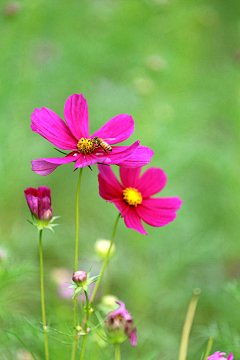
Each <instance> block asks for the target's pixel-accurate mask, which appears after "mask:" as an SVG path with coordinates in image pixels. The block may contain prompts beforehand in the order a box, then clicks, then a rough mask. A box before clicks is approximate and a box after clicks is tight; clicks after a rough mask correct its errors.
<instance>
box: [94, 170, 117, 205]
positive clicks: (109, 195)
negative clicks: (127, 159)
mask: <svg viewBox="0 0 240 360" xmlns="http://www.w3.org/2000/svg"><path fill="white" fill-rule="evenodd" d="M99 168H100V173H99V174H98V182H99V194H100V196H101V197H102V198H103V199H105V200H108V201H112V200H113V199H122V187H121V185H120V184H119V182H118V180H117V178H116V177H115V175H114V173H113V171H112V169H111V168H110V167H109V166H105V165H99ZM103 168H106V169H103ZM107 176H108V178H107ZM111 180H112V181H111Z"/></svg>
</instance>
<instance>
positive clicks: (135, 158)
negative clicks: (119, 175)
mask: <svg viewBox="0 0 240 360" xmlns="http://www.w3.org/2000/svg"><path fill="white" fill-rule="evenodd" d="M153 155H154V151H153V150H152V149H150V148H149V147H147V146H142V145H140V146H139V147H138V148H137V149H136V151H135V152H134V153H133V154H132V155H130V156H129V157H128V158H126V159H125V160H123V161H122V162H121V163H119V164H118V165H119V166H125V167H133V168H135V167H140V166H145V165H147V164H148V163H150V161H151V158H152V156H153Z"/></svg>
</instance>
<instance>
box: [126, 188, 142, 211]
mask: <svg viewBox="0 0 240 360" xmlns="http://www.w3.org/2000/svg"><path fill="white" fill-rule="evenodd" d="M123 200H124V201H126V203H127V204H129V205H132V206H135V207H137V206H138V205H140V204H141V202H142V195H141V193H140V192H139V191H137V189H134V188H132V187H129V188H126V189H124V190H123Z"/></svg>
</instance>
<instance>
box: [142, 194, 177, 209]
mask: <svg viewBox="0 0 240 360" xmlns="http://www.w3.org/2000/svg"><path fill="white" fill-rule="evenodd" d="M182 202H183V201H182V200H181V199H179V197H170V198H147V199H143V202H142V205H143V206H146V207H148V208H153V209H165V210H172V211H177V210H179V209H180V206H181V204H182Z"/></svg>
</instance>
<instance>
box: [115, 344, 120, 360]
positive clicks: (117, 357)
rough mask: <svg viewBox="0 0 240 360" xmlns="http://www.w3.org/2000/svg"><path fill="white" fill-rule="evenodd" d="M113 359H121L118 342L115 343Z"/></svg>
mask: <svg viewBox="0 0 240 360" xmlns="http://www.w3.org/2000/svg"><path fill="white" fill-rule="evenodd" d="M115 360H121V354H120V344H119V343H115Z"/></svg>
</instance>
